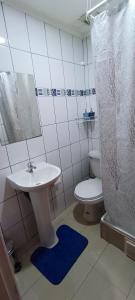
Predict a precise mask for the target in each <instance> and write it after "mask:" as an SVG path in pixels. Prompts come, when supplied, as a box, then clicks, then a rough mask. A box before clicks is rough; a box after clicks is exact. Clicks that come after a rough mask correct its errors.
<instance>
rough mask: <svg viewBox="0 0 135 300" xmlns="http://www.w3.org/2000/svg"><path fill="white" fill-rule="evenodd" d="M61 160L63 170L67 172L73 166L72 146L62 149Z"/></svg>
mask: <svg viewBox="0 0 135 300" xmlns="http://www.w3.org/2000/svg"><path fill="white" fill-rule="evenodd" d="M60 159H61V167H62V170H65V169H67V168H69V167H70V166H71V164H72V161H71V149H70V146H67V147H63V148H61V149H60Z"/></svg>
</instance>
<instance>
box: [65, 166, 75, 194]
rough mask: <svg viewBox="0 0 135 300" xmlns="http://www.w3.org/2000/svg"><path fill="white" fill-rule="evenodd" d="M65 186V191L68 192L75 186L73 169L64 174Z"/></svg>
mask: <svg viewBox="0 0 135 300" xmlns="http://www.w3.org/2000/svg"><path fill="white" fill-rule="evenodd" d="M63 184H64V190H65V191H66V190H68V189H69V188H70V187H72V186H73V172H72V167H71V168H68V169H66V170H65V171H64V172H63Z"/></svg>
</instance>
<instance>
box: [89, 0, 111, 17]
mask: <svg viewBox="0 0 135 300" xmlns="http://www.w3.org/2000/svg"><path fill="white" fill-rule="evenodd" d="M107 2H108V0H103V1H101V2H100V3H98V4H97V5H95V6H94V7H92V8H91V9H89V10H88V11H87V12H86V19H87V20H88V18H89V16H90V15H91V14H92V13H93V12H94V11H96V10H97V9H98V8H100V7H102V6H103V5H105V4H106V3H107Z"/></svg>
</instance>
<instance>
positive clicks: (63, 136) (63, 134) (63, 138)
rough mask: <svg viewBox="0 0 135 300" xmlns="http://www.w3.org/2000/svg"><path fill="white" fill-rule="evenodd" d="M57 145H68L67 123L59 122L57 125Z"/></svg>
mask: <svg viewBox="0 0 135 300" xmlns="http://www.w3.org/2000/svg"><path fill="white" fill-rule="evenodd" d="M57 130H58V140H59V147H64V146H66V145H69V129H68V123H59V124H58V125H57Z"/></svg>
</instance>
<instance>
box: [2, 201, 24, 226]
mask: <svg viewBox="0 0 135 300" xmlns="http://www.w3.org/2000/svg"><path fill="white" fill-rule="evenodd" d="M20 220H21V214H20V209H19V205H18V200H17V197H16V196H14V197H12V198H9V199H8V200H6V201H4V202H2V203H0V222H1V225H2V229H3V230H7V229H8V228H10V227H11V226H13V225H15V224H16V223H17V222H19V221H20Z"/></svg>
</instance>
